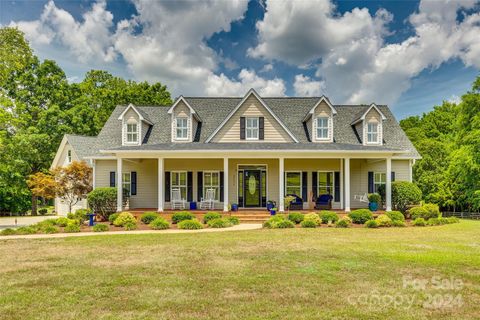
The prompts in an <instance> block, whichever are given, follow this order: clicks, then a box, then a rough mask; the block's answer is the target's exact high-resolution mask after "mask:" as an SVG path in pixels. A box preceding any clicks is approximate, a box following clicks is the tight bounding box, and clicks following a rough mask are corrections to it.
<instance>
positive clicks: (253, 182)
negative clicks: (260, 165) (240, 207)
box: [243, 170, 262, 208]
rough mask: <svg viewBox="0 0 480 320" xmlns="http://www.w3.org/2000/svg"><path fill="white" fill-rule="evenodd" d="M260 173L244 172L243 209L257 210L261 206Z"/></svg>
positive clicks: (255, 171)
mask: <svg viewBox="0 0 480 320" xmlns="http://www.w3.org/2000/svg"><path fill="white" fill-rule="evenodd" d="M261 180H262V171H260V170H245V171H244V179H243V181H244V184H243V194H244V207H246V208H258V207H261V206H262V190H261V186H262V181H261Z"/></svg>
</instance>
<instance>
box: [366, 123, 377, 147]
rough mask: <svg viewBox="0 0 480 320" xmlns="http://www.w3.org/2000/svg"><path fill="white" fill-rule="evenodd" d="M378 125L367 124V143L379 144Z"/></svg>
mask: <svg viewBox="0 0 480 320" xmlns="http://www.w3.org/2000/svg"><path fill="white" fill-rule="evenodd" d="M378 136H379V135H378V123H376V122H369V123H368V124H367V142H368V143H372V144H374V143H378Z"/></svg>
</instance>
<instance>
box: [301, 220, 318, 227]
mask: <svg viewBox="0 0 480 320" xmlns="http://www.w3.org/2000/svg"><path fill="white" fill-rule="evenodd" d="M300 225H301V226H302V228H316V227H317V226H318V224H317V223H316V222H315V220H312V219H307V220H303V221H302V222H301V223H300Z"/></svg>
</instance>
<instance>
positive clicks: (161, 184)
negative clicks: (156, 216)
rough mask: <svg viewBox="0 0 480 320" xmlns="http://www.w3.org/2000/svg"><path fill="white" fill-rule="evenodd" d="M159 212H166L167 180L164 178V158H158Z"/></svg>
mask: <svg viewBox="0 0 480 320" xmlns="http://www.w3.org/2000/svg"><path fill="white" fill-rule="evenodd" d="M157 173H158V190H157V191H158V212H163V210H164V204H165V200H164V194H165V191H164V188H165V184H164V181H165V178H164V161H163V158H158V172H157Z"/></svg>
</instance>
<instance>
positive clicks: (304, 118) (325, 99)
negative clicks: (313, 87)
mask: <svg viewBox="0 0 480 320" xmlns="http://www.w3.org/2000/svg"><path fill="white" fill-rule="evenodd" d="M322 101H324V102H325V103H326V104H327V105H328V106H329V107H330V109H331V110H332V113H333V114H337V110H336V109H335V108H334V107H333V105H332V104H331V103H330V101H329V100H328V99H327V98H326V97H325V96H321V97H320V99H319V100H318V101H317V103H315V105H314V106H313V108H312V109H310V111H308V112H307V114H306V115H305V117H303V120H302V122H305V121H307V120H308V118H310V117H312V115H314V114H315V109H317V107H318V106H319V105H320V103H322Z"/></svg>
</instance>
